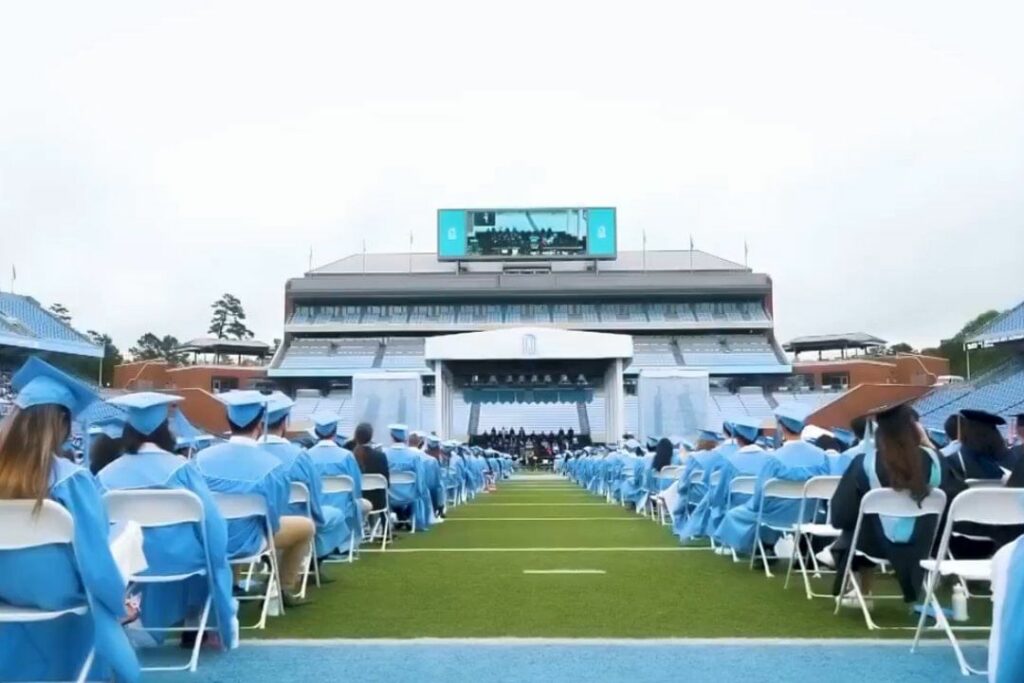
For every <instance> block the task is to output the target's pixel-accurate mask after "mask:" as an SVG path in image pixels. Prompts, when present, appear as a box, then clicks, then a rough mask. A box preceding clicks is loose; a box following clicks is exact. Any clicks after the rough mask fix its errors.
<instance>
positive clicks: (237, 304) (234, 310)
mask: <svg viewBox="0 0 1024 683" xmlns="http://www.w3.org/2000/svg"><path fill="white" fill-rule="evenodd" d="M210 308H212V309H213V317H212V318H211V319H210V329H208V330H207V332H209V333H210V334H213V335H216V336H217V339H226V338H228V337H233V338H235V339H252V337H253V333H252V330H250V329H249V328H248V327H246V326H245V323H244V322H243V321H244V320H245V308H243V307H242V302H241V301H240V300H239V299H238V297H236V296H235V295H233V294H227V293H225V294H224V295H223V296H222V297H221V298H219V299H217V300H216V301H214V302H213V303H212V304H211V305H210Z"/></svg>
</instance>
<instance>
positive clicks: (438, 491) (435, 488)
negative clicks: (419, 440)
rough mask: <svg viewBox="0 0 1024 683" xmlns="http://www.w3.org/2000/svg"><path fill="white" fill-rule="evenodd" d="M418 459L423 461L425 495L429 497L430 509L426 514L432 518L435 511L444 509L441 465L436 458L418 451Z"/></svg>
mask: <svg viewBox="0 0 1024 683" xmlns="http://www.w3.org/2000/svg"><path fill="white" fill-rule="evenodd" d="M419 453H420V459H422V460H423V474H424V485H425V486H426V487H427V494H428V496H429V497H430V509H429V510H428V512H429V513H430V515H431V516H433V512H434V510H435V509H438V510H439V509H441V508H443V507H444V484H443V483H442V481H441V463H439V462H438V461H437V458H435V457H434V456H432V455H430V454H429V453H424V452H423V451H420V452H419Z"/></svg>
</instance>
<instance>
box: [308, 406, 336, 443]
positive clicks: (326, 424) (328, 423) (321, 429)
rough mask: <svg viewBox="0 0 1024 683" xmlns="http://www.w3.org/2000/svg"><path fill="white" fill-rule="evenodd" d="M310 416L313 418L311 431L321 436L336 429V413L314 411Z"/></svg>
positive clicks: (327, 434)
mask: <svg viewBox="0 0 1024 683" xmlns="http://www.w3.org/2000/svg"><path fill="white" fill-rule="evenodd" d="M311 418H312V420H313V431H314V432H316V435H317V436H319V437H321V438H323V437H327V436H330V434H331V432H337V431H338V419H339V418H340V416H339V415H338V414H337V413H323V412H321V413H314V414H313V415H312V416H311Z"/></svg>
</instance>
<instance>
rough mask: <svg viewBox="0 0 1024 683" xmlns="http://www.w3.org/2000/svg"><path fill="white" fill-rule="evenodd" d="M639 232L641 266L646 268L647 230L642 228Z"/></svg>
mask: <svg viewBox="0 0 1024 683" xmlns="http://www.w3.org/2000/svg"><path fill="white" fill-rule="evenodd" d="M641 234H642V235H643V252H642V256H641V268H642V269H643V270H647V231H646V230H642V231H641Z"/></svg>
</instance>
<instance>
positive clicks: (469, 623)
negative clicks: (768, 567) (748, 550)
mask: <svg viewBox="0 0 1024 683" xmlns="http://www.w3.org/2000/svg"><path fill="white" fill-rule="evenodd" d="M540 489H542V487H541V486H531V485H520V484H517V483H516V482H505V483H504V484H503V485H502V486H501V487H500V489H499V491H498V492H496V493H492V494H487V495H485V496H482V497H478V498H477V500H475V501H472V502H470V503H469V504H467V505H464V506H461V507H459V508H458V509H456V510H455V511H453V512H452V514H451V516H450V520H449V521H448V522H446V523H444V524H442V525H439V526H436V527H434V528H433V529H431V530H430V531H429V532H427V533H424V534H415V535H410V534H403V535H401V537H400V538H399V539H398V541H397V543H396V545H395V548H397V549H420V550H429V549H438V548H563V547H591V548H608V547H631V548H638V547H639V548H666V549H673V550H674V549H677V548H679V544H678V542H677V540H676V539H675V537H674V536H672V534H671V533H670V532H669V530H668V529H667V528H665V527H660V526H658V525H657V524H655V523H652V522H651V521H650V520H643V519H640V518H638V517H637V516H636V515H635V514H633V513H631V512H628V511H627V510H625V509H623V508H621V507H617V506H612V505H601V506H585V507H584V506H559V505H550V504H551V503H574V502H587V503H594V502H600V501H602V500H603V499H602V498H600V497H597V496H593V495H591V494H588V493H585V492H582V491H579V490H565V489H563V488H555V487H553V488H552V489H551V490H540ZM512 502H531V503H532V502H536V503H541V505H536V506H532V505H531V506H504V505H502V503H512ZM543 503H548V504H549V505H543ZM475 517H488V518H501V519H508V518H517V517H587V518H594V517H611V518H614V519H613V520H601V519H586V520H583V521H575V520H557V521H543V522H533V521H511V520H509V521H477V520H472V519H471V518H475ZM619 520H622V521H619ZM524 569H597V570H603V571H604V572H606V573H605V574H601V575H527V574H523V570H524ZM775 571H776V573H777V576H776V577H775V578H772V579H767V578H765V576H764V574H763V573H762V572H752V571H750V570H749V569H748V567H747V565H746V563H738V564H737V563H733V562H732V561H731V560H730V559H729V558H727V557H723V556H718V555H714V554H713V553H711V552H710V551H708V550H706V549H701V550H682V551H674V552H646V551H641V552H620V551H598V552H411V553H400V552H399V553H376V552H374V553H363V555H362V557H361V558H360V559H359V560H358V561H356V562H355V563H353V564H351V565H348V564H344V565H330V567H329V569H328V570H327V572H328V574H329V576H331V577H332V578H333V579H334V582H333V583H330V584H327V585H325V586H323V587H322V588H320V589H315V588H314V589H312V590H311V593H310V596H311V598H312V600H313V602H312V604H310V605H307V606H304V607H301V608H295V609H291V610H289V611H288V613H287V615H286V616H285V617H283V618H275V619H271V620H270V622H269V625H268V628H267V630H266V631H265V632H262V633H259V632H257V633H255V634H254V635H255V637H259V638H281V637H292V638H329V637H355V638H377V637H397V638H406V637H410V638H411V637H427V636H435V637H484V636H487V637H497V636H518V637H819V638H820V637H877V636H878V635H879V634H878V632H875V633H871V632H868V630H867V629H866V627H865V626H864V622H863V620H862V618H861V617H860V614H859V612H856V611H854V610H843V611H842V612H841V613H840V614H839V615H838V616H834V615H833V614H832V609H833V603H832V601H831V600H825V599H816V600H813V601H810V600H807V599H806V597H805V596H804V593H803V587H802V585H801V584H800V582H799V581H798V577H794V580H793V582H792V583H791V585H790V588H789V589H788V590H783V588H782V584H783V576H784V572H785V566H784V565H781V564H780V565H779V568H778V569H776V570H775ZM830 580H831V577H829V579H828V580H827V581H826V580H822V581H820V582H819V583H818V589H819V590H821V591H825V590H827V586H828V582H829V581H830ZM894 587H895V585H894V584H893V583H892V582H888V581H885V582H880V583H879V585H878V588H877V589H876V590H882V589H885V590H891V589H893V588H894ZM984 602H985V601H981V600H972V601H971V610H972V616H974V617H978V616H981V617H982V618H987V614H986V613H987V606H986V605H984ZM875 616H876V619H877V620H878V621H879V623H882V624H910V623H911V621H910V620H909V618H908V617H907V614H906V608H905V607H904V606H903V604H902V602H901V601H892V604H882V603H881V602H879V603H877V605H876V611H875ZM248 633H249V634H253V632H248ZM882 635H891V636H897V637H906V636H907V635H908V633H907V632H900V631H896V632H883V634H882Z"/></svg>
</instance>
